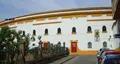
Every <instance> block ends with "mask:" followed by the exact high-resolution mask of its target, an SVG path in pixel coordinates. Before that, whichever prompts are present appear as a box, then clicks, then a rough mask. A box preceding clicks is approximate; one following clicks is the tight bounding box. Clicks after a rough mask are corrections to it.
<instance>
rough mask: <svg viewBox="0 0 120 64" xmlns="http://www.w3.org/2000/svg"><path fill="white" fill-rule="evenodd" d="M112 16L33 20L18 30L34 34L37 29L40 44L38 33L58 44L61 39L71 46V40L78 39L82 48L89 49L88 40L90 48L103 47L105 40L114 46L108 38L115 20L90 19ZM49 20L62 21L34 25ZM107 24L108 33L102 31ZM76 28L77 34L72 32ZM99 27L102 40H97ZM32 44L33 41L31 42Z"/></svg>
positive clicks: (108, 44) (43, 39)
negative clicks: (89, 27)
mask: <svg viewBox="0 0 120 64" xmlns="http://www.w3.org/2000/svg"><path fill="white" fill-rule="evenodd" d="M111 18H112V17H111V16H100V17H90V16H86V17H80V18H77V19H76V18H75V17H74V18H71V19H70V18H66V19H62V18H60V19H59V18H58V19H55V20H43V21H36V20H33V22H31V23H24V24H18V25H17V28H16V29H17V30H24V31H25V32H26V33H30V34H31V35H32V34H33V30H36V36H35V37H36V40H35V42H34V43H35V45H36V46H38V41H39V40H38V39H37V37H38V35H41V36H42V41H49V42H51V43H54V44H57V43H58V42H59V41H60V42H61V44H63V42H65V43H66V46H67V47H69V48H70V40H78V47H79V49H81V50H88V49H89V48H88V42H91V43H92V48H90V49H89V50H98V49H99V48H102V47H103V42H104V41H105V42H107V47H108V48H112V47H111V46H114V44H112V43H111V42H110V41H109V40H108V39H109V36H110V35H111V34H112V33H113V32H112V29H111V27H112V24H113V22H114V21H88V20H95V19H111ZM47 22H61V23H58V24H44V25H37V26H33V24H36V23H47ZM88 26H91V28H92V33H90V34H89V33H87V27H88ZM103 26H106V28H107V33H103V32H102V27H103ZM73 27H75V28H76V34H72V28H73ZM46 28H47V29H48V35H44V33H45V29H46ZM58 28H61V34H60V35H58V34H57V29H58ZM96 29H98V30H99V32H100V41H99V42H95V40H94V38H95V37H94V34H95V33H94V31H95V30H96ZM30 46H32V43H31V44H30Z"/></svg>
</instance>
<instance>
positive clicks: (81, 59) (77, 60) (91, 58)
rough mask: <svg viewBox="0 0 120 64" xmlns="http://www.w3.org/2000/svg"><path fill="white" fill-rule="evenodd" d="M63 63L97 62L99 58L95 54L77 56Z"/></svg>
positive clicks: (87, 63)
mask: <svg viewBox="0 0 120 64" xmlns="http://www.w3.org/2000/svg"><path fill="white" fill-rule="evenodd" d="M63 64H97V58H96V56H95V55H91V56H82V55H81V56H76V57H75V58H73V59H71V60H69V61H67V62H65V63H63Z"/></svg>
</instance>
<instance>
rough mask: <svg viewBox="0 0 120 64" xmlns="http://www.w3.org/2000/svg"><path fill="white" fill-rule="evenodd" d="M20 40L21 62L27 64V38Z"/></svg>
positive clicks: (23, 37)
mask: <svg viewBox="0 0 120 64" xmlns="http://www.w3.org/2000/svg"><path fill="white" fill-rule="evenodd" d="M20 36H22V35H20ZM20 40H21V42H20V53H21V56H22V57H21V61H22V64H25V58H24V56H25V50H24V49H25V36H22V37H21V38H20Z"/></svg>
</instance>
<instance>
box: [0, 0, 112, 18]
mask: <svg viewBox="0 0 120 64" xmlns="http://www.w3.org/2000/svg"><path fill="white" fill-rule="evenodd" d="M105 6H111V0H0V20H4V19H6V18H12V17H15V16H21V15H25V14H30V13H35V12H42V11H48V10H57V9H66V8H83V7H105Z"/></svg>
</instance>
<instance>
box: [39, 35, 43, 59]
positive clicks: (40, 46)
mask: <svg viewBox="0 0 120 64" xmlns="http://www.w3.org/2000/svg"><path fill="white" fill-rule="evenodd" d="M41 37H42V36H38V39H39V48H40V57H41V58H43V56H42V44H43V42H42V41H41Z"/></svg>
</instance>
